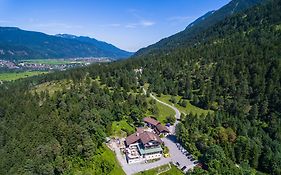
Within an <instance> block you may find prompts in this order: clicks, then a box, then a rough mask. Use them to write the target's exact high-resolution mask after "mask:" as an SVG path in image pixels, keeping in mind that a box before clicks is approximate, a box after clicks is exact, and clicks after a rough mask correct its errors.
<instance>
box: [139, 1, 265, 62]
mask: <svg viewBox="0 0 281 175" xmlns="http://www.w3.org/2000/svg"><path fill="white" fill-rule="evenodd" d="M266 1H267V0H232V1H231V2H229V3H228V4H227V5H225V6H223V7H222V8H220V9H219V10H214V11H210V12H208V13H206V14H205V15H203V16H202V17H200V18H198V19H197V20H195V21H194V22H192V23H191V24H189V25H188V26H187V27H186V29H185V30H183V31H182V32H179V33H177V34H175V35H173V36H170V37H167V38H164V39H162V40H160V41H159V42H157V43H155V44H153V45H150V46H148V47H147V48H143V49H140V50H139V51H138V52H137V53H136V54H135V55H136V56H139V55H142V54H148V53H152V52H153V51H154V50H156V51H157V50H160V49H161V50H169V49H170V48H175V47H184V46H186V45H189V44H194V43H195V42H196V38H195V36H196V35H197V34H199V33H201V32H202V31H204V30H206V29H208V28H209V27H211V26H213V25H215V24H216V23H218V22H220V21H222V20H224V19H225V18H226V17H229V16H231V15H235V14H238V13H239V12H242V11H244V10H246V9H248V8H250V7H252V6H255V5H257V4H260V3H263V2H266Z"/></svg>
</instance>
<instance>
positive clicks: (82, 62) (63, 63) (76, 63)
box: [0, 57, 112, 71]
mask: <svg viewBox="0 0 281 175" xmlns="http://www.w3.org/2000/svg"><path fill="white" fill-rule="evenodd" d="M48 60H50V62H51V61H53V62H54V63H52V64H48V63H47V62H48V61H46V62H43V63H40V62H37V60H34V61H32V60H28V61H26V60H17V61H10V60H1V59H0V69H1V68H2V69H11V70H40V71H49V70H61V71H62V70H66V69H69V68H73V67H82V66H87V65H90V64H92V63H105V62H111V61H112V59H110V58H95V57H87V58H69V59H48ZM56 62H58V64H56Z"/></svg>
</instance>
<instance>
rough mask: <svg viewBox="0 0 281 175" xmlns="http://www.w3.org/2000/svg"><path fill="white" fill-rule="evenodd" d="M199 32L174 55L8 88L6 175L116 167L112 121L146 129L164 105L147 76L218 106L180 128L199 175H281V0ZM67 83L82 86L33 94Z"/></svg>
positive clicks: (0, 149)
mask: <svg viewBox="0 0 281 175" xmlns="http://www.w3.org/2000/svg"><path fill="white" fill-rule="evenodd" d="M195 38H196V42H195V43H196V44H195V45H189V46H188V45H186V46H185V47H176V48H173V49H170V50H169V52H166V51H163V50H160V51H155V52H153V53H151V54H147V55H142V56H139V57H136V58H135V59H128V60H124V61H119V62H114V63H109V64H101V65H92V66H89V67H86V68H79V69H73V70H68V71H65V72H58V73H53V74H49V75H42V76H38V77H33V78H28V79H25V80H19V81H16V82H13V83H7V84H3V85H0V98H1V100H0V133H1V135H0V155H1V156H2V157H1V161H0V174H63V173H65V174H70V173H77V172H80V173H87V172H88V173H89V172H91V173H92V174H110V173H111V172H112V171H113V167H114V165H112V164H111V163H110V162H109V161H106V160H103V159H101V158H100V157H101V156H100V155H101V154H102V152H103V149H102V146H101V145H102V142H103V141H104V137H105V136H106V135H110V133H111V131H110V126H111V124H112V122H113V121H120V120H122V119H124V118H126V119H127V120H129V121H130V123H134V124H135V126H138V124H139V122H140V121H141V119H142V117H143V116H144V114H145V113H146V112H147V111H148V110H149V111H154V105H153V103H152V104H150V103H148V102H147V101H146V97H145V96H143V95H139V92H141V89H140V86H141V85H144V83H149V84H150V86H149V90H148V92H151V91H153V92H155V93H157V94H158V95H161V94H171V95H179V96H181V97H183V100H189V101H190V102H191V103H192V104H194V105H196V106H198V107H201V108H205V109H213V110H214V111H215V112H214V114H209V115H207V116H204V115H202V116H196V115H192V114H191V115H188V116H182V123H181V124H179V126H178V127H177V136H178V139H179V141H180V142H182V145H183V146H184V147H185V148H186V149H187V150H188V151H190V152H191V153H192V154H193V155H195V156H196V157H197V158H199V160H200V161H201V162H202V163H203V165H204V168H205V170H202V169H195V171H194V172H190V173H189V174H227V175H228V174H262V173H265V174H274V175H275V174H277V175H279V174H281V169H280V167H281V108H280V106H281V93H280V92H281V58H280V55H281V0H270V1H269V2H268V3H267V4H266V5H260V6H257V7H253V8H251V9H249V10H247V11H243V12H242V13H239V14H236V15H234V16H232V17H229V18H226V19H224V20H223V21H221V22H219V23H217V24H215V25H214V26H213V27H210V28H208V29H207V30H205V31H203V32H200V33H198V34H197V35H195ZM139 68H143V73H142V74H136V73H135V71H134V69H139ZM136 76H137V78H138V79H136ZM65 80H67V81H71V82H72V83H71V84H70V85H69V86H64V87H62V88H61V89H62V90H61V91H60V92H55V93H54V94H52V95H50V93H49V92H48V91H42V92H41V93H34V91H33V90H34V88H36V87H38V86H39V87H40V84H42V83H45V82H50V83H54V84H55V82H59V81H65ZM138 82H139V83H138ZM132 94H136V95H132ZM99 156H100V157H99Z"/></svg>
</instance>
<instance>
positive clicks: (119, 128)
mask: <svg viewBox="0 0 281 175" xmlns="http://www.w3.org/2000/svg"><path fill="white" fill-rule="evenodd" d="M111 130H112V135H113V136H118V137H126V136H127V135H129V134H132V133H133V132H135V128H134V127H132V126H131V125H130V124H128V122H127V121H126V120H121V121H119V122H116V121H115V122H113V123H112V127H111Z"/></svg>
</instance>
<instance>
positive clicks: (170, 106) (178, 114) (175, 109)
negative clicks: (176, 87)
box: [143, 88, 181, 134]
mask: <svg viewBox="0 0 281 175" xmlns="http://www.w3.org/2000/svg"><path fill="white" fill-rule="evenodd" d="M143 93H144V94H145V95H146V90H145V89H144V88H143ZM150 97H151V98H153V99H154V100H156V101H157V102H159V103H161V104H163V105H165V106H168V107H169V108H171V109H173V110H174V111H175V112H176V115H175V117H176V119H177V120H176V122H175V123H174V125H173V126H171V127H170V132H171V134H175V128H176V125H177V124H178V123H179V121H178V120H180V118H181V112H180V111H179V110H178V109H177V108H176V107H174V106H172V105H169V104H167V103H165V102H163V101H160V100H158V99H157V98H156V97H155V96H154V95H152V94H151V93H150Z"/></svg>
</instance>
